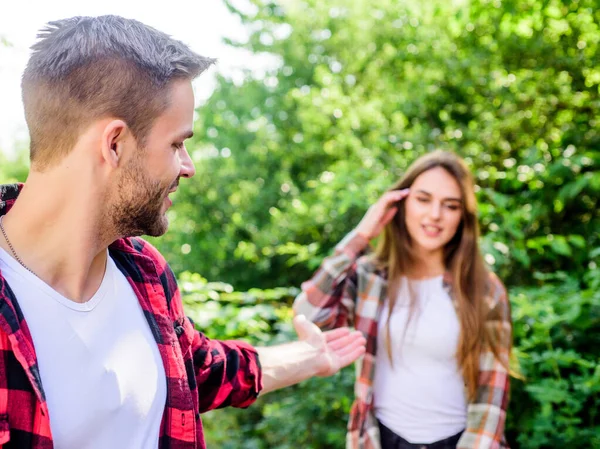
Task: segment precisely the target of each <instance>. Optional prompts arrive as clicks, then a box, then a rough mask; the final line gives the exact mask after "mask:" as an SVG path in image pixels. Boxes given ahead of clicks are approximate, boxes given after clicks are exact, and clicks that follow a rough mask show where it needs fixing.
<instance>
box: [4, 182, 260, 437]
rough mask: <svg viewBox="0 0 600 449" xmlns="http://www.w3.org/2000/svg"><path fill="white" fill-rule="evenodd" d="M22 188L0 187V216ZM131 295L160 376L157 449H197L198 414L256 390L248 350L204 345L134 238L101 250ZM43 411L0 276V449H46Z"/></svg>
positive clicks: (20, 326) (25, 337) (29, 348)
mask: <svg viewBox="0 0 600 449" xmlns="http://www.w3.org/2000/svg"><path fill="white" fill-rule="evenodd" d="M22 187H23V185H22V184H14V185H5V186H0V215H4V214H5V213H6V212H8V210H9V209H10V208H11V206H12V205H13V203H14V202H15V200H16V198H17V195H18V194H19V192H20V190H21V188H22ZM109 252H110V255H111V257H112V258H113V260H114V261H115V263H116V265H117V267H118V268H119V269H120V270H121V271H122V272H123V274H124V275H125V277H126V278H127V280H128V281H129V283H130V284H131V287H132V288H133V290H134V292H135V294H136V295H137V297H138V299H139V301H140V304H141V306H142V309H143V311H144V315H145V317H146V319H147V321H148V324H149V326H150V330H151V331H152V334H153V336H154V338H155V340H156V343H157V345H158V348H159V351H160V355H161V358H162V361H163V364H164V367H165V373H166V376H167V403H166V407H165V411H164V414H163V419H162V423H161V428H160V438H159V448H161V449H166V448H169V449H192V448H193V449H196V448H200V449H204V448H205V447H206V446H205V443H204V437H203V432H202V422H201V420H200V413H204V412H206V411H209V410H212V409H216V408H220V407H225V406H229V405H231V406H234V407H247V406H249V405H250V404H252V402H254V400H255V399H256V397H257V396H258V392H259V391H260V390H261V388H262V376H261V370H260V365H259V361H258V355H257V353H256V350H255V349H254V348H253V347H252V346H250V345H248V344H246V343H242V342H237V341H217V340H210V339H208V338H207V337H205V336H204V335H203V334H202V333H200V332H197V331H196V330H195V329H194V326H193V325H192V323H191V322H190V321H189V319H187V318H186V317H185V315H184V311H183V306H182V303H181V297H180V293H179V289H178V288H177V282H176V279H175V276H174V275H173V272H172V271H171V269H170V268H169V266H168V265H167V263H166V261H165V260H164V258H163V257H162V256H161V254H160V253H159V252H158V251H157V250H156V249H155V248H153V247H152V246H151V245H150V244H149V243H147V242H145V241H144V240H142V239H139V238H128V239H122V240H118V241H116V242H115V243H113V244H112V245H111V246H110V247H109ZM52 447H53V442H52V432H51V429H50V420H49V417H48V406H47V404H46V400H45V395H44V387H43V385H42V381H41V378H40V373H39V369H38V363H37V359H36V354H35V348H34V346H33V341H32V339H31V334H30V333H29V328H28V327H27V323H26V322H25V320H24V318H23V314H22V312H21V309H20V307H19V304H18V302H17V298H15V296H14V294H13V292H12V291H11V289H10V286H9V285H8V284H7V283H6V281H5V280H4V278H3V277H2V273H0V448H3V449H10V448H19V449H29V448H31V449H51V448H52Z"/></svg>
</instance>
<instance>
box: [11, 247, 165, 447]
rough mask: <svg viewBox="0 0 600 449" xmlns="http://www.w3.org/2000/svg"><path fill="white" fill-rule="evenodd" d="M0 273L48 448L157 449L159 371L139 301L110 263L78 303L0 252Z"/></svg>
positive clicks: (161, 371)
mask: <svg viewBox="0 0 600 449" xmlns="http://www.w3.org/2000/svg"><path fill="white" fill-rule="evenodd" d="M0 270H2V275H3V276H4V278H5V279H6V281H7V282H8V284H9V285H10V287H11V289H12V290H13V292H14V294H15V296H16V298H17V301H18V303H19V305H20V307H21V309H22V311H23V315H24V316H25V320H26V321H27V324H28V326H29V330H30V332H31V336H32V338H33V343H34V346H35V351H36V354H37V359H38V364H39V371H40V376H41V379H42V385H43V387H44V391H45V393H46V399H47V402H48V411H49V414H50V428H51V431H52V436H53V439H54V447H55V448H56V449H114V448H127V449H156V448H157V447H158V435H159V430H160V423H161V420H162V416H163V411H164V408H165V403H166V394H167V393H166V376H165V370H164V367H163V362H162V359H161V357H160V353H159V350H158V346H157V344H156V342H155V340H154V338H153V336H152V334H151V332H150V327H149V326H148V322H147V321H146V319H145V318H144V314H143V311H142V308H141V306H140V304H139V302H138V299H137V297H136V296H135V293H134V291H133V289H132V288H131V286H130V285H129V283H128V281H127V279H126V278H125V276H124V275H123V273H121V271H120V270H119V269H118V268H117V267H116V265H115V263H114V262H113V260H112V259H111V258H110V257H108V262H107V266H106V273H105V275H104V279H103V280H102V284H101V285H100V288H99V289H98V291H97V292H96V294H95V295H94V296H93V297H92V298H91V299H90V300H89V301H87V302H85V303H83V304H79V303H76V302H74V301H71V300H69V299H67V298H65V297H64V296H62V295H60V294H59V293H57V292H56V291H55V290H53V289H52V288H51V287H50V286H49V285H47V284H46V283H44V282H43V281H42V280H40V279H39V278H38V277H36V276H35V275H33V274H32V273H30V272H29V271H27V270H25V269H24V268H23V267H22V266H21V265H20V264H19V263H18V262H17V261H16V260H15V259H13V258H12V257H10V256H9V255H8V254H7V253H6V252H5V251H3V250H2V249H0Z"/></svg>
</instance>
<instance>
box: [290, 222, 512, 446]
mask: <svg viewBox="0 0 600 449" xmlns="http://www.w3.org/2000/svg"><path fill="white" fill-rule="evenodd" d="M367 246H368V242H367V241H366V240H365V239H364V238H363V237H361V236H360V235H358V234H356V233H354V232H353V233H350V234H349V235H348V236H347V237H346V238H345V239H344V240H343V241H342V242H340V243H339V244H338V245H337V247H336V250H335V253H334V254H333V255H332V256H330V257H328V258H326V259H325V260H324V261H323V263H322V265H321V267H320V268H319V270H318V271H317V272H316V274H315V275H314V276H313V278H312V279H310V280H308V281H306V282H304V283H303V284H302V293H300V295H299V296H298V298H296V301H295V303H294V310H295V312H296V313H299V314H304V315H305V316H306V317H307V318H308V319H310V320H311V321H313V322H315V323H316V324H317V325H319V326H320V327H321V328H323V329H331V328H336V327H341V326H348V325H350V326H352V325H353V326H354V327H355V328H356V329H358V330H360V331H361V332H362V333H363V334H364V335H365V337H366V338H367V352H366V354H365V356H364V357H363V358H362V360H361V361H360V362H359V363H357V378H356V384H355V396H356V400H355V402H354V404H353V406H352V410H351V412H350V421H349V423H348V435H347V441H346V447H347V448H348V449H380V448H381V446H380V442H379V429H378V425H377V422H376V420H375V417H374V415H373V379H374V375H375V366H374V362H375V353H376V350H377V319H378V316H379V313H380V310H381V305H382V304H383V300H384V299H385V297H386V287H387V281H386V280H385V275H384V274H383V273H381V272H378V271H377V270H376V269H375V267H374V265H373V263H371V262H370V260H369V258H368V257H367V256H362V257H359V256H360V255H361V253H362V252H363V251H364V249H365V248H367ZM444 285H445V287H446V288H447V291H448V293H449V294H450V297H452V286H451V284H450V282H449V279H448V276H446V277H445V278H444ZM485 300H486V302H487V303H488V306H489V313H488V317H487V322H486V326H487V327H488V330H489V331H491V332H492V335H493V337H494V338H495V339H497V341H498V342H499V344H500V357H502V358H503V359H504V361H505V362H506V363H508V359H509V353H510V348H511V339H512V336H511V334H512V325H511V316H510V304H509V301H508V296H507V294H506V290H505V288H504V286H503V285H502V282H500V280H499V279H498V278H497V277H496V276H495V275H494V274H490V283H489V288H488V294H487V295H486V298H485ZM455 304H456V303H455ZM479 360H480V367H479V369H480V373H479V387H478V390H477V395H476V398H475V400H474V401H472V402H470V403H469V404H468V409H467V426H466V430H465V432H464V434H463V435H462V437H461V439H460V441H459V442H458V445H457V449H507V448H508V446H507V444H506V442H505V438H504V422H505V418H506V407H507V405H508V394H509V375H508V372H507V370H506V368H505V366H504V365H503V364H502V363H501V362H500V361H498V360H497V359H496V358H495V357H494V354H493V353H492V351H491V350H490V348H489V347H485V348H483V350H482V353H481V356H480V359H479Z"/></svg>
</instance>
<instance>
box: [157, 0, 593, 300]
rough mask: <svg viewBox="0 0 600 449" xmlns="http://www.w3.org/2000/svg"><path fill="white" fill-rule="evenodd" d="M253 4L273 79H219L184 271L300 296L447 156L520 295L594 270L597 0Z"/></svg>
mask: <svg viewBox="0 0 600 449" xmlns="http://www.w3.org/2000/svg"><path fill="white" fill-rule="evenodd" d="M250 3H251V4H253V5H254V13H241V12H240V11H238V10H236V8H234V7H233V6H231V5H230V6H231V9H232V10H233V11H235V12H236V13H237V14H239V15H240V17H241V18H242V20H243V22H244V23H246V25H247V26H248V29H249V30H251V35H250V38H249V41H248V42H247V43H245V44H235V45H239V46H241V47H243V48H246V49H249V50H251V51H252V52H254V53H257V54H259V53H266V54H268V55H270V56H271V57H272V58H273V59H274V61H275V64H274V67H273V68H272V69H271V70H270V71H268V73H267V74H266V75H265V76H264V77H262V76H257V75H253V74H252V73H250V72H248V73H246V74H245V79H244V80H243V81H242V82H239V81H235V82H234V81H233V80H231V79H228V78H225V77H221V78H219V80H218V87H217V90H216V91H215V93H214V94H213V96H212V97H211V98H210V100H209V101H208V103H207V104H206V105H204V106H203V107H202V108H201V109H200V110H199V111H198V113H199V119H198V121H197V123H196V130H195V131H196V136H197V137H196V138H195V140H194V141H193V142H192V144H191V145H190V149H191V150H192V153H193V156H194V159H195V160H196V162H197V168H198V175H197V176H196V179H195V180H192V181H191V182H189V183H188V182H186V183H182V186H181V192H180V193H179V197H178V201H179V202H180V203H181V204H180V207H178V209H177V211H176V212H174V213H173V217H172V218H173V229H174V230H176V232H174V233H171V234H170V235H169V236H167V238H166V239H164V240H163V241H162V242H160V243H159V245H160V247H161V248H162V249H163V250H164V251H165V252H167V253H169V254H171V255H172V256H173V257H171V258H170V259H171V260H174V261H175V267H174V268H175V270H176V271H180V270H183V269H189V270H192V271H198V272H200V273H203V274H204V275H205V276H208V277H210V278H212V279H221V280H224V281H226V282H230V283H232V284H233V285H235V286H236V287H237V288H241V289H246V288H251V287H256V286H261V287H274V286H280V285H294V286H297V285H298V284H299V282H301V281H302V280H303V279H305V278H306V277H308V276H309V274H310V272H311V271H312V270H313V269H314V268H315V267H316V266H317V265H318V263H319V261H320V260H322V257H323V256H324V255H326V254H328V253H329V251H330V250H331V248H332V246H333V245H334V244H335V243H336V242H337V241H339V240H340V239H341V238H342V236H343V235H344V234H345V233H347V232H348V231H349V230H350V229H351V228H352V227H354V226H355V225H356V224H357V223H358V221H359V220H360V217H361V216H362V214H363V213H364V211H365V210H366V209H367V207H368V206H369V205H370V204H371V203H372V202H373V201H374V200H375V199H376V198H377V197H378V196H379V195H380V194H381V193H382V192H383V191H384V190H385V189H386V188H387V187H388V186H390V185H391V184H392V183H393V182H394V181H395V180H396V179H397V178H398V177H399V176H400V175H401V173H402V172H403V170H404V169H405V168H406V167H407V166H408V164H409V163H410V162H412V161H413V160H414V159H415V158H416V157H417V156H419V155H421V154H423V153H424V152H426V151H429V150H431V149H434V148H443V149H449V150H454V151H456V152H458V153H459V154H461V155H463V156H464V157H465V158H466V159H467V161H468V163H469V165H470V166H471V167H472V169H473V172H474V173H475V176H476V181H477V185H478V191H477V195H478V199H479V202H480V206H481V207H480V211H481V224H482V231H483V234H484V235H485V237H484V238H483V240H482V246H483V249H484V252H485V253H486V254H487V255H488V256H487V260H488V261H489V262H490V263H492V264H493V265H494V267H495V270H496V271H497V272H498V273H499V274H500V275H501V277H502V278H503V279H504V280H505V281H506V282H507V283H508V284H513V285H516V284H527V283H532V282H536V280H535V279H534V278H533V277H532V272H533V270H532V267H535V269H536V270H538V271H542V272H547V273H551V272H554V271H555V270H567V271H570V272H574V273H575V272H576V273H578V274H582V273H583V272H584V271H585V269H586V265H587V263H589V255H588V252H587V249H589V248H591V247H594V246H598V244H599V238H598V232H597V229H598V228H599V227H600V219H599V212H598V208H597V200H598V196H599V193H600V171H599V170H598V167H599V165H600V153H599V152H598V146H599V142H600V135H599V132H598V123H599V122H598V113H597V111H598V110H599V107H600V99H599V98H600V97H599V93H598V88H599V85H600V75H599V73H600V72H598V65H599V64H598V62H600V61H599V58H598V56H597V55H598V51H597V49H598V42H599V36H600V31H599V30H598V22H599V15H600V12H599V11H600V9H598V8H595V3H596V2H595V0H581V1H578V2H561V1H557V0H552V1H545V2H542V1H534V0H529V1H521V0H519V1H516V0H513V1H503V2H488V1H483V0H477V1H476V0H473V1H471V2H462V3H461V4H458V5H457V4H455V5H453V4H452V3H451V2H441V1H435V2H426V5H422V4H421V3H423V2H419V3H416V2H398V1H395V0H382V1H379V2H377V3H376V4H374V3H373V2H370V1H367V0H356V1H354V2H352V3H348V2H346V1H342V0H337V1H329V2H318V1H316V0H310V1H308V0H307V1H302V2H300V1H295V2H282V3H281V4H277V3H274V2H268V1H258V0H256V1H253V2H250ZM246 9H248V8H246ZM184 245H190V246H189V247H185V248H187V249H186V250H185V251H184V252H187V250H190V251H189V253H185V254H182V252H181V251H182V248H184ZM208 255H210V257H208Z"/></svg>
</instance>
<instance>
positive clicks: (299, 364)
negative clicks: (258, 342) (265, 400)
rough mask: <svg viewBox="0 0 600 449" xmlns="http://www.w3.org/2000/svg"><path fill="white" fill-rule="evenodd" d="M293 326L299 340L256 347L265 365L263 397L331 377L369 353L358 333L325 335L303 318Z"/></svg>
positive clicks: (343, 331) (341, 330)
mask: <svg viewBox="0 0 600 449" xmlns="http://www.w3.org/2000/svg"><path fill="white" fill-rule="evenodd" d="M293 324H294V328H295V329H296V333H297V334H298V341H294V342H291V343H285V344H282V345H276V346H267V347H261V348H256V350H257V352H258V358H259V360H260V364H261V366H262V380H263V389H262V391H261V394H265V393H268V392H269V391H273V390H277V389H279V388H283V387H287V386H289V385H294V384H297V383H298V382H301V381H303V380H305V379H308V378H310V377H313V376H331V375H332V374H335V373H337V372H338V371H339V370H340V369H342V368H343V367H345V366H348V365H350V364H351V363H352V362H354V361H355V360H356V359H358V358H359V357H360V356H361V355H362V354H364V353H365V345H366V340H365V338H364V337H363V335H362V334H361V333H360V332H358V331H351V330H350V329H348V328H339V329H335V330H332V331H327V332H322V331H321V329H319V328H318V327H317V326H316V325H315V324H313V323H311V322H310V321H308V320H307V319H306V318H305V317H304V316H302V315H299V316H297V317H295V318H294V322H293Z"/></svg>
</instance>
